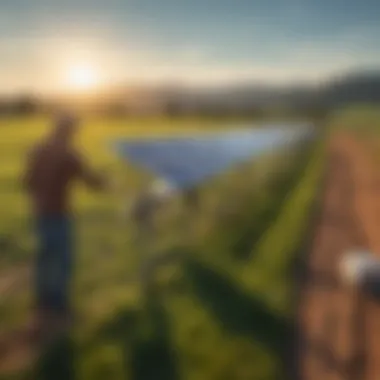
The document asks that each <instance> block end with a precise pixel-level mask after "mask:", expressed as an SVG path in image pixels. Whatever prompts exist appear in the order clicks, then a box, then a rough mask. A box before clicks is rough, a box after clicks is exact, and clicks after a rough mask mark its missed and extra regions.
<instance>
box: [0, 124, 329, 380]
mask: <svg viewBox="0 0 380 380" xmlns="http://www.w3.org/2000/svg"><path fill="white" fill-rule="evenodd" d="M0 123H2V125H0V128H3V129H2V130H1V132H0V133H2V137H4V139H3V140H2V141H1V146H2V147H4V149H0V154H1V156H2V159H3V161H2V162H3V163H4V166H3V167H2V169H1V171H0V191H1V192H0V207H1V209H2V210H3V213H2V216H1V218H0V231H2V233H3V234H4V236H6V237H10V240H11V241H13V242H14V241H17V242H19V241H21V240H22V241H23V243H22V245H21V246H22V248H21V249H20V252H21V253H18V254H17V257H18V259H17V261H16V260H15V259H14V257H15V256H16V255H15V254H14V252H13V249H14V248H7V249H4V251H6V252H5V254H4V252H3V256H2V258H3V263H2V264H1V265H2V270H4V271H9V270H13V269H14V268H15V267H16V268H17V266H18V265H19V263H20V262H22V263H24V262H28V261H29V260H32V258H33V248H34V241H33V231H32V230H31V229H30V226H29V225H28V223H27V222H26V220H27V216H28V212H27V210H28V208H27V201H26V199H25V197H24V195H23V193H22V191H21V189H19V188H17V186H15V187H13V185H12V186H11V185H9V184H16V183H17V180H18V178H19V176H20V174H21V170H22V165H23V158H24V156H25V152H26V148H27V147H28V146H29V145H30V144H31V143H32V142H33V141H34V140H35V139H36V138H38V137H39V136H41V135H42V134H43V133H44V132H46V126H45V125H44V123H45V120H44V119H37V118H36V119H33V120H29V121H27V120H25V121H19V122H18V123H19V125H18V128H14V126H15V125H8V124H7V123H5V122H4V121H0ZM12 123H16V121H14V120H13V121H12ZM191 125H193V122H191V121H185V122H180V121H178V120H175V118H173V120H171V121H170V120H164V121H163V120H148V119H147V120H143V121H133V120H129V121H128V124H126V122H125V120H124V121H123V120H116V119H114V120H112V121H110V122H107V121H102V120H92V121H88V122H86V124H85V126H84V129H83V131H82V133H81V136H80V138H79V141H78V144H79V145H80V147H81V148H82V149H83V150H85V152H86V153H87V154H88V156H89V157H90V158H91V161H92V162H93V164H94V165H96V166H100V167H104V168H107V171H108V172H110V173H111V174H112V175H115V176H118V177H119V178H125V179H126V183H125V186H126V189H131V192H130V193H127V195H128V194H131V195H132V194H133V192H134V191H137V189H138V187H139V186H140V185H141V183H143V182H144V181H145V180H146V177H145V176H143V175H141V174H140V173H139V172H137V171H136V170H134V169H133V168H131V167H130V166H128V165H126V164H124V163H121V162H120V161H119V160H118V159H117V158H116V157H114V156H113V155H112V153H111V152H109V151H107V150H106V149H105V144H104V142H105V140H107V139H112V138H114V137H116V136H126V137H128V136H136V135H145V136H148V135H149V136H150V135H152V134H157V135H163V134H166V133H185V132H183V131H184V130H185V131H186V133H191V130H190V126H191ZM206 125H207V126H209V125H211V126H213V127H214V128H217V126H216V125H215V123H212V122H210V121H207V122H204V121H202V120H200V121H198V125H197V124H196V127H195V128H194V127H193V128H192V130H193V131H200V130H202V128H204V127H205V126H206ZM322 158H323V143H322V142H321V143H319V144H318V146H317V147H314V145H312V146H305V147H303V148H302V149H301V148H300V149H292V150H291V151H289V150H282V151H278V152H274V153H273V154H271V155H267V156H265V157H262V158H261V159H260V160H259V161H257V162H254V163H252V164H249V165H246V166H245V167H241V168H237V169H236V170H231V171H230V172H229V173H226V174H225V175H224V176H221V177H220V178H216V179H215V180H213V181H212V182H211V183H210V184H207V185H206V186H204V187H203V188H202V189H200V193H199V197H200V199H199V201H200V206H199V209H198V210H197V211H196V212H191V213H190V212H189V209H185V214H184V215H183V213H182V214H180V215H179V216H175V217H174V219H173V220H171V219H170V218H169V217H168V218H166V216H165V215H163V219H162V220H161V223H162V232H163V234H162V235H163V236H162V237H161V238H160V239H159V240H158V241H157V246H156V247H155V252H145V251H143V250H141V249H139V248H138V247H136V246H135V244H134V242H133V239H132V238H133V231H132V228H131V225H129V224H125V222H123V221H122V220H120V219H119V218H118V216H117V215H118V214H117V211H118V207H119V206H120V202H121V201H123V200H124V199H118V198H117V197H113V198H112V197H109V196H100V197H99V196H95V195H93V194H90V193H88V192H87V191H86V190H85V189H83V188H81V187H78V188H77V189H76V192H75V203H76V205H77V207H76V211H77V219H78V225H77V227H78V229H77V240H78V245H77V248H78V252H77V271H76V277H75V285H74V298H75V302H76V305H77V309H78V311H79V316H78V317H79V319H78V322H77V326H76V329H75V330H74V331H73V334H72V336H69V337H63V338H62V340H61V341H59V342H57V345H55V346H54V347H52V348H51V349H50V350H48V352H46V354H45V355H43V356H42V358H41V361H40V362H39V363H38V366H37V367H36V371H37V373H38V374H39V375H38V378H41V379H44V378H51V379H53V378H57V379H58V378H60V377H59V376H66V378H76V379H78V380H87V379H88V380H90V379H91V380H94V379H104V378H107V379H109V380H111V379H112V380H113V379H115V380H119V379H147V378H148V379H150V378H155V379H168V380H170V379H178V380H180V379H186V380H187V379H189V380H202V379H204V380H206V379H207V380H214V379H215V380H222V379H226V380H229V379H236V380H239V379H253V378H254V379H258V380H260V379H262V380H269V379H281V378H285V372H284V371H285V370H286V368H285V367H284V361H283V359H284V350H285V344H286V342H288V339H289V328H290V327H289V326H290V324H291V304H292V300H291V294H292V286H293V282H292V279H291V275H290V272H289V268H290V266H291V265H292V263H293V261H294V259H295V257H296V255H297V250H298V248H299V246H300V243H301V240H302V237H303V235H304V232H305V229H306V228H307V225H308V217H309V211H310V207H311V204H312V202H313V199H314V197H315V195H316V192H317V190H318V181H319V177H320V174H321V169H322V164H323V159H322ZM2 181H4V182H2ZM2 184H3V185H2ZM174 214H175V213H174ZM185 222H186V224H185ZM21 237H22V239H21ZM8 240H9V238H8ZM4 241H5V242H7V239H5V240H4ZM11 246H12V245H10V247H11ZM162 253H163V254H162ZM143 254H144V255H145V254H148V255H151V256H148V257H150V258H151V259H154V260H157V262H160V263H162V264H161V265H159V267H158V268H157V269H156V270H155V271H154V276H153V279H152V284H151V285H152V286H151V287H150V288H149V289H147V292H145V293H144V292H143V289H142V288H141V286H139V283H138V282H136V271H137V269H138V265H139V262H140V261H141V256H142V255H143ZM162 258H163V260H162ZM166 258H168V260H166ZM172 258H175V260H172ZM242 259H243V260H242ZM16 305H17V307H16ZM29 306H30V294H29V288H28V287H27V286H25V285H24V286H21V287H18V288H16V289H15V290H14V291H13V293H12V297H11V298H10V299H9V302H8V301H7V302H6V303H5V304H4V310H7V313H4V314H5V315H3V313H2V314H0V318H1V324H2V325H3V326H6V327H7V328H9V327H11V326H15V325H18V324H20V323H21V322H22V321H23V320H25V319H26V315H27V308H28V307H29ZM73 369H74V372H75V375H71V372H70V371H73ZM58 372H59V373H58ZM65 373H66V374H67V375H64V374H65ZM60 374H61V375H60Z"/></svg>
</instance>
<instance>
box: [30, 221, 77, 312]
mask: <svg viewBox="0 0 380 380" xmlns="http://www.w3.org/2000/svg"><path fill="white" fill-rule="evenodd" d="M36 227H37V236H38V240H39V250H38V253H37V260H36V284H35V286H36V288H35V292H36V301H37V307H38V308H39V309H42V310H50V311H55V312H59V313H66V312H69V303H70V302H69V298H70V280H71V276H72V266H73V236H72V225H71V221H70V219H69V218H68V217H66V216H41V217H39V218H38V219H37V226H36Z"/></svg>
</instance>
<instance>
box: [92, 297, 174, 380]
mask: <svg viewBox="0 0 380 380" xmlns="http://www.w3.org/2000/svg"><path fill="white" fill-rule="evenodd" d="M95 338H96V341H98V342H101V341H104V340H111V341H113V342H115V343H117V344H119V345H120V346H121V348H122V351H123V361H124V368H125V377H126V378H128V379H133V380H146V379H155V380H176V379H179V372H178V365H177V358H176V352H175V350H174V348H173V346H172V339H171V332H170V323H169V321H168V318H167V314H166V311H165V309H164V307H163V305H162V303H161V301H160V299H159V298H158V297H157V295H153V294H152V295H149V296H147V298H146V304H145V308H144V310H143V311H142V312H141V314H140V312H135V311H131V310H125V311H124V312H121V313H119V314H118V315H117V316H116V317H115V318H114V319H113V320H111V321H109V322H108V323H107V324H106V325H104V326H103V327H102V328H101V329H100V330H99V331H98V332H97V334H96V337H95Z"/></svg>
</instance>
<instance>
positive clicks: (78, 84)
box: [67, 64, 100, 90]
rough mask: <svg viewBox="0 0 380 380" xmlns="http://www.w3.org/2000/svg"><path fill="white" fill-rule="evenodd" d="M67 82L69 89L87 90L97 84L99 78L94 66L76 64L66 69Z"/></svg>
mask: <svg viewBox="0 0 380 380" xmlns="http://www.w3.org/2000/svg"><path fill="white" fill-rule="evenodd" d="M67 82H68V85H69V87H70V88H71V89H75V90H87V89H91V88H93V87H95V86H96V85H97V84H99V82H100V78H99V74H98V72H97V70H96V69H95V67H94V66H92V65H89V64H76V65H72V66H70V67H69V68H68V70H67Z"/></svg>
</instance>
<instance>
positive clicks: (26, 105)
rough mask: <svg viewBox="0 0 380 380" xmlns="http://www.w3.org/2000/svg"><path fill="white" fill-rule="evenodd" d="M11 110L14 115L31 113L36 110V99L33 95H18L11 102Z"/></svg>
mask: <svg viewBox="0 0 380 380" xmlns="http://www.w3.org/2000/svg"><path fill="white" fill-rule="evenodd" d="M12 110H13V113H14V114H16V115H31V114H33V113H35V112H37V110H38V101H37V99H36V98H34V97H33V96H29V95H24V96H20V97H19V98H17V99H16V100H15V101H14V102H13V105H12Z"/></svg>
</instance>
